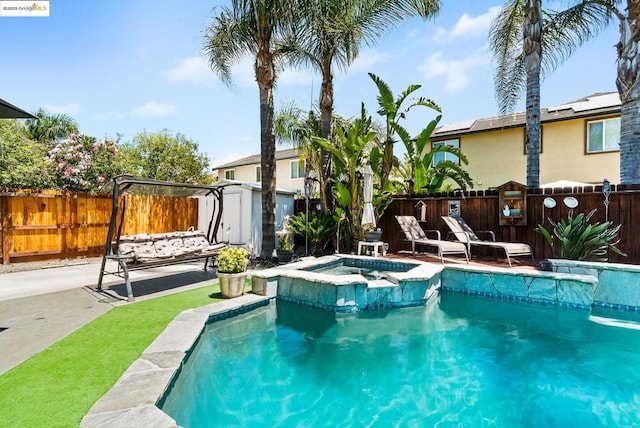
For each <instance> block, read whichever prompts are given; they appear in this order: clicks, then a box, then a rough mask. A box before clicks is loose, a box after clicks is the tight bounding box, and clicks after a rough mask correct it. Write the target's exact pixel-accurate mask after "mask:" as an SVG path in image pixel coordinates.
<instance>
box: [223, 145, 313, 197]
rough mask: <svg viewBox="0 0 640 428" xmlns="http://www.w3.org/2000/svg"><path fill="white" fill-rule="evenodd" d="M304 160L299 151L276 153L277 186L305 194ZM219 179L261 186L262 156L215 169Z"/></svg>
mask: <svg viewBox="0 0 640 428" xmlns="http://www.w3.org/2000/svg"><path fill="white" fill-rule="evenodd" d="M304 168H305V162H304V159H302V158H301V157H300V154H299V152H298V150H297V149H287V150H278V151H276V186H277V187H278V189H283V190H290V191H293V192H296V191H299V192H300V193H301V194H304ZM213 170H214V173H215V172H216V171H217V174H218V177H219V179H225V180H234V181H241V182H244V183H254V184H260V182H261V175H260V174H261V171H260V154H257V155H251V156H247V157H244V158H242V159H238V160H236V161H233V162H229V163H226V164H224V165H220V166H218V167H216V168H214V169H213Z"/></svg>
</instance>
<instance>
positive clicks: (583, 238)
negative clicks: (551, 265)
mask: <svg viewBox="0 0 640 428" xmlns="http://www.w3.org/2000/svg"><path fill="white" fill-rule="evenodd" d="M596 211H597V210H595V209H594V210H592V211H591V212H590V213H589V214H587V215H585V214H584V213H580V214H578V215H577V216H576V217H575V218H573V213H572V212H571V211H569V215H568V221H567V222H565V221H564V220H560V221H559V222H557V223H556V222H554V221H553V220H551V219H549V222H550V223H551V225H552V226H553V234H552V233H551V232H550V231H548V230H547V229H545V227H544V226H542V225H540V224H539V225H538V227H536V229H535V230H536V231H538V232H540V233H542V235H543V236H544V238H545V239H546V241H547V243H548V244H549V246H550V247H551V252H552V253H553V256H554V257H555V258H559V259H567V260H585V261H597V262H606V261H607V252H608V251H609V250H611V251H613V252H614V253H616V254H620V255H622V256H626V254H625V253H623V252H622V251H621V250H620V249H619V248H617V247H616V245H617V244H618V243H619V242H620V240H619V239H617V238H618V232H619V231H620V226H621V225H618V226H616V227H611V225H612V224H613V222H610V221H609V222H605V223H603V224H600V223H598V222H596V223H595V224H590V223H589V221H590V220H591V217H593V215H594V214H595V212H596ZM556 238H558V239H557V241H556Z"/></svg>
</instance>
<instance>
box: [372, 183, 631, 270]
mask: <svg viewBox="0 0 640 428" xmlns="http://www.w3.org/2000/svg"><path fill="white" fill-rule="evenodd" d="M619 187H620V186H619ZM572 190H573V191H572ZM575 190H578V189H546V190H545V191H544V192H545V193H543V190H542V189H534V191H533V192H532V191H531V190H530V191H529V193H527V212H526V217H527V224H526V226H500V224H499V223H500V221H499V220H500V218H499V217H500V210H501V207H500V206H499V200H498V192H497V191H495V190H487V191H472V192H465V193H464V194H462V193H460V192H455V193H447V194H438V195H421V196H411V197H409V196H401V197H396V198H394V200H393V202H392V203H391V205H390V206H389V208H387V210H386V211H385V213H384V215H383V216H382V218H381V219H380V221H379V223H380V224H379V226H380V227H381V228H382V230H383V240H384V241H386V242H389V249H390V251H392V252H395V251H397V249H398V247H397V241H396V239H395V238H396V237H397V236H398V234H399V233H400V227H399V226H398V224H397V222H396V220H395V218H394V215H413V216H415V217H416V218H417V219H420V214H421V204H419V201H422V202H423V203H424V204H426V219H425V220H426V221H425V222H423V223H422V226H423V227H424V228H425V229H437V230H439V231H440V232H441V233H442V237H443V239H444V238H445V237H446V236H447V233H448V232H449V229H448V228H447V227H446V225H445V224H444V222H443V221H442V219H441V216H444V215H447V214H448V209H449V201H459V206H460V215H461V217H462V218H464V219H465V220H466V221H467V223H468V224H469V225H470V226H471V227H472V228H473V229H474V230H493V231H495V234H496V240H499V241H511V242H526V243H528V244H530V245H531V247H532V248H533V250H534V253H535V257H536V260H542V259H545V258H551V257H552V254H551V249H550V248H549V245H548V244H547V243H546V241H545V240H544V238H543V236H542V234H540V233H539V232H536V231H535V230H534V229H535V228H536V226H537V225H538V224H544V226H545V227H546V228H547V230H550V229H551V227H552V226H551V225H550V224H549V221H548V219H549V218H551V219H552V220H554V221H558V220H561V219H565V220H566V219H567V215H568V213H569V208H567V206H566V205H565V204H564V203H563V200H564V198H566V197H569V196H572V197H574V198H576V199H577V200H578V206H577V208H575V209H574V210H573V215H574V217H575V216H576V215H577V214H578V213H580V212H584V213H588V212H589V211H591V210H592V209H594V208H597V210H598V211H597V213H596V214H595V215H594V217H593V218H592V222H595V221H598V222H600V223H603V222H604V221H605V205H604V201H605V197H604V194H603V193H602V186H596V187H595V189H594V188H592V187H587V188H585V191H584V192H575ZM587 190H588V191H587ZM547 197H550V198H553V199H554V200H555V202H556V205H555V207H554V208H551V209H550V208H546V207H545V206H544V204H543V201H544V199H545V198H547ZM609 201H610V204H609V219H610V220H612V221H613V224H614V226H615V225H618V224H622V227H621V229H620V235H619V238H620V244H619V245H618V248H620V249H621V250H622V251H624V252H625V253H627V257H622V256H619V255H617V254H614V253H611V254H610V258H609V261H611V262H617V263H627V264H640V190H614V191H612V192H611V195H610V197H609Z"/></svg>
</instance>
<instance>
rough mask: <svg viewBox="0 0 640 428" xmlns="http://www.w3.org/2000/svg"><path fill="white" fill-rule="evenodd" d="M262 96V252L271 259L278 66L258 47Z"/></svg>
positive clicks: (274, 230) (257, 65)
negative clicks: (276, 68)
mask: <svg viewBox="0 0 640 428" xmlns="http://www.w3.org/2000/svg"><path fill="white" fill-rule="evenodd" d="M255 72H256V80H257V81H258V88H259V93H260V170H261V177H262V251H261V253H260V256H261V257H262V258H263V259H269V258H271V256H272V254H273V250H274V249H275V245H276V226H275V211H276V137H275V130H274V123H273V116H274V108H273V84H274V81H275V67H274V64H273V56H272V54H271V52H270V51H269V50H268V49H260V48H258V53H257V54H256V62H255Z"/></svg>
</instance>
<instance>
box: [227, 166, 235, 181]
mask: <svg viewBox="0 0 640 428" xmlns="http://www.w3.org/2000/svg"><path fill="white" fill-rule="evenodd" d="M229 175H231V177H229ZM235 176H236V169H235V168H231V169H225V170H224V179H225V180H235Z"/></svg>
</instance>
